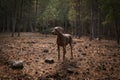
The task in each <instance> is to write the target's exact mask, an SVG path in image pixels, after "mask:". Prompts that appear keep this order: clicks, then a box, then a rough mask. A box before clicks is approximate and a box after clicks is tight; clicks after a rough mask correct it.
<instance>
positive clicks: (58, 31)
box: [52, 27, 64, 35]
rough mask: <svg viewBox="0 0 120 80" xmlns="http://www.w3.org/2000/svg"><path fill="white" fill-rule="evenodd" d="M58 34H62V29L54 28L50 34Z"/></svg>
mask: <svg viewBox="0 0 120 80" xmlns="http://www.w3.org/2000/svg"><path fill="white" fill-rule="evenodd" d="M59 33H64V29H63V28H62V27H54V28H53V30H52V34H55V35H58V34H59Z"/></svg>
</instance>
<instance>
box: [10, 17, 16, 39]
mask: <svg viewBox="0 0 120 80" xmlns="http://www.w3.org/2000/svg"><path fill="white" fill-rule="evenodd" d="M15 26H16V15H15V17H13V18H12V35H11V36H12V37H14V33H15Z"/></svg>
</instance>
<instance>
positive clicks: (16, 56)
mask: <svg viewBox="0 0 120 80" xmlns="http://www.w3.org/2000/svg"><path fill="white" fill-rule="evenodd" d="M73 53H74V59H72V60H71V59H70V47H69V46H67V54H66V60H65V62H63V60H62V49H61V60H60V61H58V59H57V46H56V36H52V35H49V36H47V37H46V36H44V35H41V34H39V33H21V37H10V35H8V34H1V35H0V80H120V46H119V45H117V43H116V42H115V41H112V40H101V41H98V40H93V41H89V39H88V37H81V38H80V39H76V38H74V40H73ZM46 58H52V59H53V60H54V63H51V64H49V63H46V62H45V59H46ZM11 60H24V68H23V69H19V70H15V69H12V68H10V67H9V65H8V62H9V61H11Z"/></svg>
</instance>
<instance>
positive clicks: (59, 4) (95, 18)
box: [0, 0, 120, 43]
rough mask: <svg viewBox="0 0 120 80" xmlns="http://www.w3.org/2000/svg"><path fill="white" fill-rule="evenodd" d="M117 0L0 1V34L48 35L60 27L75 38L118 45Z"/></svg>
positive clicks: (119, 7)
mask: <svg viewBox="0 0 120 80" xmlns="http://www.w3.org/2000/svg"><path fill="white" fill-rule="evenodd" d="M119 21H120V0H0V32H11V33H12V34H11V36H14V33H15V32H17V33H18V36H20V32H26V31H29V32H36V31H37V32H38V31H39V32H40V33H44V34H48V33H50V29H51V28H52V27H54V26H63V27H64V28H65V31H66V32H71V34H73V35H74V36H76V37H81V36H83V35H87V36H89V37H90V39H91V40H93V39H94V38H99V39H101V38H106V39H115V40H117V42H118V43H120V22H119Z"/></svg>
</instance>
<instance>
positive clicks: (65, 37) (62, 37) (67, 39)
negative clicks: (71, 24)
mask: <svg viewBox="0 0 120 80" xmlns="http://www.w3.org/2000/svg"><path fill="white" fill-rule="evenodd" d="M52 33H53V34H55V35H57V47H58V60H60V46H61V47H63V60H65V54H66V46H67V45H68V44H69V45H70V48H71V58H73V52H72V37H71V35H70V34H64V29H63V28H62V27H54V29H53V31H52Z"/></svg>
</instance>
